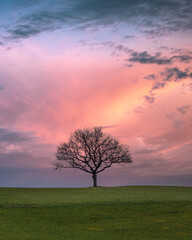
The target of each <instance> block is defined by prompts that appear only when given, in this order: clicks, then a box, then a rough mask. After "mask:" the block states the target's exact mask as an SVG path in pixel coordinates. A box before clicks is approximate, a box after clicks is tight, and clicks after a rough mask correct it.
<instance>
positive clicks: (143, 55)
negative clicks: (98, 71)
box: [127, 51, 192, 65]
mask: <svg viewBox="0 0 192 240" xmlns="http://www.w3.org/2000/svg"><path fill="white" fill-rule="evenodd" d="M191 60H192V55H191V53H189V54H188V55H174V56H171V57H170V58H167V57H162V56H161V53H160V52H157V53H156V54H155V55H151V54H149V53H148V52H147V51H144V52H136V51H134V52H133V53H131V57H130V58H128V59H127V61H130V62H138V63H141V64H157V65H167V64H172V63H173V62H174V61H179V62H185V63H189V62H190V61H191Z"/></svg>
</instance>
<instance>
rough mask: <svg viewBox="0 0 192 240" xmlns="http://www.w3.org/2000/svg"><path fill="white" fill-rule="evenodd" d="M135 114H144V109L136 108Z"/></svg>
mask: <svg viewBox="0 0 192 240" xmlns="http://www.w3.org/2000/svg"><path fill="white" fill-rule="evenodd" d="M133 112H135V113H143V108H142V107H136V108H135V109H134V110H133Z"/></svg>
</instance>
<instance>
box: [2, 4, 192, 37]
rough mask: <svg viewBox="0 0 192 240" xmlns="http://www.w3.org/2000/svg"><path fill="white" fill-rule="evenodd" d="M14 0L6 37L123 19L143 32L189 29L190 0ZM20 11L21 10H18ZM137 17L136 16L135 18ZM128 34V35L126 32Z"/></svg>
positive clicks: (96, 26)
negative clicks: (12, 16)
mask: <svg viewBox="0 0 192 240" xmlns="http://www.w3.org/2000/svg"><path fill="white" fill-rule="evenodd" d="M27 2H28V3H26V1H14V5H13V6H19V8H18V7H15V9H14V10H15V16H16V19H14V21H12V23H11V25H9V24H8V25H4V28H6V31H7V33H8V37H9V38H12V39H22V38H27V37H31V36H34V35H37V34H39V33H41V32H45V31H53V30H55V29H60V28H65V27H66V26H71V27H72V28H84V29H85V28H87V27H91V28H98V27H100V26H109V25H110V26H112V25H113V24H118V23H120V22H123V23H125V24H128V25H133V26H135V27H137V28H138V29H140V30H141V31H144V32H146V33H147V34H153V35H154V34H155V35H158V33H159V32H162V33H163V32H166V31H179V30H187V29H191V24H192V20H191V9H192V3H191V1H187V0H184V1H171V0H168V1H166V2H165V1H163V0H159V1H150V0H145V1H140V0H138V1H132V0H128V1H127V0H120V1H117V0H112V1H102V0H97V1H96V0H91V1H88V0H85V1H82V0H77V1H73V2H69V1H64V0H59V1H57V2H55V1H53V0H50V1H45V0H44V1H43V0H42V1H35V0H31V1H27ZM22 10H23V11H22ZM138 16H139V17H138ZM127 36H129V35H127Z"/></svg>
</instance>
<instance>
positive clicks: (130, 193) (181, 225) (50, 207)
mask: <svg viewBox="0 0 192 240" xmlns="http://www.w3.org/2000/svg"><path fill="white" fill-rule="evenodd" d="M1 239H5V240H23V239H24V240H25V239H26V240H28V239H31V240H39V239H43V240H44V239H45V240H50V239H51V240H60V239H62V240H121V239H122V240H124V239H125V240H133V239H134V240H136V239H137V240H145V239H147V240H160V239H161V240H168V239H171V240H176V239H183V240H185V239H187V240H191V239H192V188H189V187H152V186H130V187H114V188H105V187H98V188H81V189H80V188H79V189H71V188H63V189H62V188H53V189H33V188H0V240H1Z"/></svg>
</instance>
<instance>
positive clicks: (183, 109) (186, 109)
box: [177, 105, 189, 115]
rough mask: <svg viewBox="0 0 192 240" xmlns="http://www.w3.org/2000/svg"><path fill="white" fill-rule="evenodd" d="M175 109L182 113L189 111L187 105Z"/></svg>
mask: <svg viewBox="0 0 192 240" xmlns="http://www.w3.org/2000/svg"><path fill="white" fill-rule="evenodd" d="M177 111H178V112H180V113H181V114H182V115H185V114H186V113H187V112H188V111H189V105H185V106H181V107H178V108H177Z"/></svg>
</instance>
